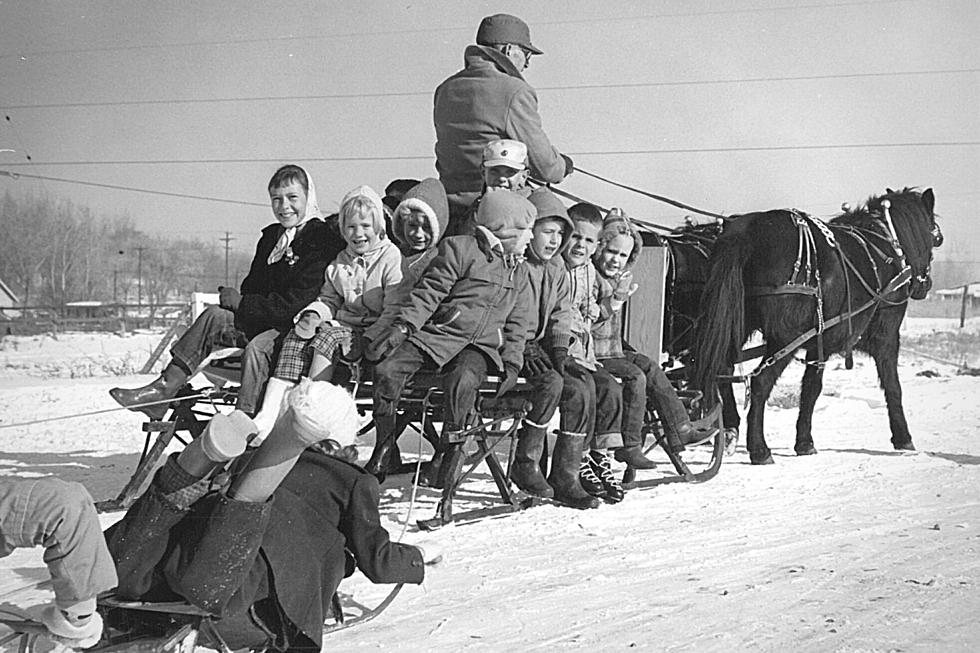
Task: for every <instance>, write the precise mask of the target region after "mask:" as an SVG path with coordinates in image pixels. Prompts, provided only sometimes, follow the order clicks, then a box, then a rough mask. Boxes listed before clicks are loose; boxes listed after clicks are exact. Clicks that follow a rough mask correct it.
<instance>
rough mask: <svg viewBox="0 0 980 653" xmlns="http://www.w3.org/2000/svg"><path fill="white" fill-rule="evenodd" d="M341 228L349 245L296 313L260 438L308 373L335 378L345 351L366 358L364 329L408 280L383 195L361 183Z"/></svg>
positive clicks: (347, 199) (343, 206)
mask: <svg viewBox="0 0 980 653" xmlns="http://www.w3.org/2000/svg"><path fill="white" fill-rule="evenodd" d="M338 226H339V228H340V233H341V235H342V236H343V237H344V240H345V241H346V242H347V247H346V248H345V249H344V250H343V251H342V252H340V254H338V255H337V258H335V259H334V260H333V262H331V263H330V264H329V265H328V266H327V270H326V273H325V278H324V283H323V286H322V287H321V288H320V295H319V297H318V298H317V301H315V302H312V303H311V304H309V305H308V306H306V307H304V308H303V309H302V310H300V311H298V312H297V314H296V326H295V327H294V328H293V330H292V331H291V332H290V333H289V334H287V336H286V338H285V339H284V340H283V345H282V350H281V352H280V354H279V360H278V361H277V362H276V367H275V371H274V373H273V375H272V378H270V379H269V384H268V386H267V388H266V395H265V399H264V401H263V404H262V405H263V410H262V411H261V412H260V413H259V415H257V416H256V418H255V420H256V423H257V424H258V425H259V435H258V439H259V441H261V439H262V438H263V437H264V436H265V434H266V433H267V432H268V431H269V429H270V428H271V427H272V424H273V423H274V422H275V420H276V417H277V416H278V414H279V410H280V407H281V404H282V397H283V395H284V394H285V392H286V391H287V390H288V389H289V388H291V387H292V386H293V385H295V383H296V382H297V381H298V380H299V379H300V378H301V377H304V376H308V377H309V378H311V379H322V380H330V378H331V376H332V372H333V366H334V364H335V363H336V362H337V360H338V359H339V358H340V357H341V356H343V357H344V358H345V359H346V360H350V361H353V360H357V359H359V358H361V356H362V355H363V353H364V349H365V346H366V339H365V337H364V331H365V329H367V328H368V327H370V326H371V325H372V324H374V323H375V322H376V321H377V320H378V318H379V317H380V316H381V314H382V312H383V311H384V305H385V296H386V294H390V292H391V291H392V290H393V289H394V288H395V287H397V286H398V284H399V283H400V282H401V280H402V255H401V252H400V251H399V249H398V247H397V246H396V245H395V244H394V243H393V242H392V241H391V240H390V239H389V238H388V236H387V233H386V231H385V212H384V204H383V203H382V200H381V197H380V196H379V195H378V193H376V192H375V191H374V190H373V189H372V188H370V187H369V186H358V187H357V188H355V189H353V190H351V191H350V192H349V193H347V194H346V195H345V196H344V198H343V200H341V203H340V217H339V224H338Z"/></svg>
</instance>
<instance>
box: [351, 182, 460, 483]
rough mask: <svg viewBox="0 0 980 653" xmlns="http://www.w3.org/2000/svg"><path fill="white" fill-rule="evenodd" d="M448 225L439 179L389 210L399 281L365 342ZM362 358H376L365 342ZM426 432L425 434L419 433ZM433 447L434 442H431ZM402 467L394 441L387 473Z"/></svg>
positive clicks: (386, 319) (397, 303)
mask: <svg viewBox="0 0 980 653" xmlns="http://www.w3.org/2000/svg"><path fill="white" fill-rule="evenodd" d="M448 225H449V203H448V201H447V200H446V191H445V189H444V188H443V186H442V182H441V181H439V180H438V179H434V178H432V177H429V178H428V179H423V180H422V181H421V182H419V183H417V184H415V185H414V186H412V187H411V188H409V189H408V190H407V191H406V192H405V193H404V194H403V196H402V198H401V199H400V200H399V202H398V203H397V204H396V205H395V207H394V208H393V210H392V228H391V237H392V239H393V240H394V241H395V242H397V243H398V246H399V248H400V249H401V252H402V280H401V283H399V284H398V286H396V287H395V288H393V289H391V291H390V292H389V293H387V295H386V297H385V307H384V311H383V312H382V313H381V317H379V318H378V320H377V321H376V322H375V323H374V324H372V325H371V326H369V327H368V328H367V329H365V330H364V337H365V339H366V340H367V341H368V343H371V342H374V341H375V340H377V339H378V338H379V337H380V336H382V335H383V334H384V333H385V332H386V331H387V330H388V327H390V326H391V325H392V324H393V323H394V322H395V320H396V319H397V318H398V314H399V313H400V312H401V310H402V307H403V306H404V305H405V303H406V301H407V299H408V296H409V294H410V293H411V292H412V288H414V287H415V283H416V282H417V281H418V280H419V278H420V277H421V276H422V273H423V272H425V270H426V268H428V267H429V264H430V263H431V262H432V259H434V258H435V256H436V245H438V244H439V241H440V240H442V237H443V236H444V235H445V233H446V228H447V227H448ZM365 358H366V359H367V360H369V361H377V360H378V358H379V356H378V352H376V351H375V349H374V348H373V347H372V346H371V345H370V344H369V345H368V347H367V349H366V351H365ZM423 435H427V434H423ZM432 445H433V446H434V447H435V446H436V443H435V442H432ZM432 467H433V466H432V465H431V464H428V463H427V464H425V465H423V466H422V472H421V477H420V482H421V483H422V484H423V485H430V484H431V483H432V481H433V479H432V471H433V470H432ZM405 469H406V467H404V466H403V465H402V464H401V452H400V451H399V450H398V444H397V442H395V443H393V444H392V448H391V455H390V456H389V458H388V467H387V469H386V470H385V471H386V472H387V473H392V474H394V473H399V472H401V471H404V470H405Z"/></svg>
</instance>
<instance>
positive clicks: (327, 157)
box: [0, 0, 980, 261]
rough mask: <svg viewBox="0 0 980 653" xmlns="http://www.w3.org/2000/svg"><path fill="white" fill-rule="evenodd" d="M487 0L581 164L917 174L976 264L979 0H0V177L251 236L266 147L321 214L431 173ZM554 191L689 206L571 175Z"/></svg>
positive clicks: (560, 140) (693, 201)
mask: <svg viewBox="0 0 980 653" xmlns="http://www.w3.org/2000/svg"><path fill="white" fill-rule="evenodd" d="M497 12H507V13H513V14H516V15H519V16H521V17H522V18H523V19H524V20H526V21H527V22H528V23H529V24H530V26H531V37H532V41H533V42H534V43H535V45H536V46H537V47H538V48H540V49H541V50H543V51H544V52H545V54H544V55H542V56H537V57H534V58H533V59H532V62H531V66H530V68H529V69H528V70H527V71H526V73H525V77H526V79H527V80H528V82H529V83H530V84H531V85H532V86H534V87H535V88H536V89H537V91H538V95H539V102H540V111H541V115H542V120H543V122H544V126H545V130H546V131H547V132H548V134H549V136H550V137H551V139H552V141H553V142H554V143H555V144H556V145H557V146H558V147H559V149H561V150H562V151H564V152H566V153H568V154H570V155H571V156H572V157H573V159H574V160H575V164H576V166H577V167H578V168H579V169H580V170H582V171H587V172H591V173H595V174H598V175H601V176H603V177H606V178H609V179H612V180H615V181H617V182H620V183H623V184H626V185H630V186H634V187H637V188H641V189H644V190H647V191H650V192H653V193H656V194H659V195H664V196H667V197H671V198H673V199H676V200H679V201H681V202H684V203H687V204H690V205H693V206H696V207H699V208H703V209H706V210H708V211H714V212H721V213H726V214H729V213H745V212H748V211H754V210H766V209H771V208H784V207H795V208H799V209H802V210H804V211H808V212H810V213H813V214H814V215H818V216H821V217H830V216H831V215H833V214H834V213H836V212H837V211H838V210H839V207H840V205H841V203H843V202H850V203H857V202H861V201H863V200H865V199H866V198H867V197H868V196H870V195H874V194H880V193H883V192H884V191H885V189H886V187H891V188H897V187H905V186H921V187H932V188H934V189H935V192H936V197H937V206H936V210H937V212H938V213H939V214H940V222H941V224H942V227H943V229H944V231H945V233H946V237H947V239H946V244H945V245H944V246H943V248H942V249H941V250H938V251H937V259H938V260H952V261H980V238H978V234H980V229H978V227H977V226H976V225H977V222H978V220H977V218H978V216H977V210H976V208H975V206H976V203H977V202H978V200H980V189H978V184H980V39H978V38H977V33H978V32H980V3H977V2H976V1H975V0H866V1H860V0H854V1H848V0H714V1H708V0H700V1H698V0H693V1H692V0H684V1H681V0H662V1H657V2H652V1H648V2H605V3H598V2H594V1H593V0H588V1H584V0H567V1H552V2H539V3H527V2H523V3H518V2H509V1H504V2H482V1H472V2H461V1H459V0H433V1H428V2H398V3H396V2H383V1H381V0H361V1H359V2H336V1H334V2H329V1H323V0H277V2H275V3H270V2H267V1H264V2H245V1H241V2H239V1H231V0H216V1H210V2H206V3H202V2H163V3H162V2H149V1H145V0H126V1H122V0H119V1H117V2H109V1H88V2H86V1H71V2H70V1H67V0H58V1H48V0H15V1H11V0H0V192H5V191H7V190H10V191H11V192H13V193H15V194H30V193H46V194H48V195H50V196H53V197H56V198H66V199H70V200H72V201H74V202H77V203H79V204H85V205H88V206H90V207H92V208H93V209H95V210H96V211H97V212H99V213H100V214H103V215H106V216H115V215H128V216H130V217H131V218H132V219H133V221H134V222H135V224H136V226H137V227H138V228H140V229H142V230H144V231H147V232H150V233H155V234H170V235H174V236H186V237H192V238H197V239H200V240H203V241H206V242H214V243H215V244H216V245H217V244H218V242H219V239H220V238H222V237H223V236H224V235H225V233H226V232H229V233H230V235H231V237H232V238H234V240H233V241H232V247H234V248H235V249H239V250H242V251H251V250H252V249H253V248H254V244H255V242H256V240H257V238H258V233H259V230H260V229H261V228H262V227H263V226H265V225H266V224H269V223H271V222H272V221H273V218H272V214H271V211H270V209H269V208H268V195H267V192H266V184H267V182H268V179H269V177H270V176H271V174H272V172H273V171H274V170H275V169H276V168H277V167H278V166H279V165H281V164H283V163H299V164H300V165H303V166H305V167H306V168H307V169H308V170H309V171H310V173H311V175H312V176H313V178H314V180H315V182H316V185H317V190H318V193H319V196H320V203H321V206H322V207H323V208H324V209H327V210H332V209H335V208H336V204H337V200H339V198H340V197H342V196H343V194H344V193H345V192H346V191H348V190H349V189H351V188H353V187H355V186H357V185H359V184H362V183H366V184H369V185H371V186H373V187H375V188H376V189H378V190H382V189H383V188H384V186H385V185H386V184H387V183H388V182H389V181H391V180H392V179H395V178H399V177H416V178H420V177H425V176H434V175H435V169H434V155H433V143H434V130H433V127H432V93H433V91H434V89H435V87H436V86H437V85H438V84H439V83H440V82H441V81H442V80H443V79H445V78H446V77H448V76H449V75H451V74H453V73H454V72H456V71H457V70H458V69H460V68H461V66H462V53H463V50H464V48H465V47H466V46H467V45H468V44H470V43H472V42H473V40H474V37H475V33H476V28H477V26H478V24H479V22H480V19H481V17H483V16H485V15H488V14H492V13H497ZM28 157H30V160H28ZM5 173H19V174H21V175H22V176H21V177H19V178H16V179H14V178H11V177H9V176H6V175H5ZM27 175H34V176H40V177H47V178H48V179H45V180H37V179H34V178H28V176H27ZM55 180H62V181H55ZM72 182H84V184H83V183H72ZM85 184H89V185H85ZM91 184H96V185H91ZM107 186H116V187H123V188H109V187H107ZM559 188H560V189H563V190H566V191H567V192H570V193H573V194H575V195H577V196H579V197H583V198H586V199H588V200H590V201H593V202H595V203H597V204H600V205H602V206H605V207H608V206H619V207H622V208H624V209H625V210H626V211H627V212H629V213H631V214H632V215H635V216H637V217H641V218H645V219H647V220H650V221H653V222H657V223H659V224H665V225H676V224H680V223H681V221H682V220H683V217H684V216H685V215H686V214H687V212H685V211H683V210H681V209H676V208H674V207H671V206H669V205H666V204H661V203H657V202H654V201H652V200H650V199H648V198H645V197H643V196H641V195H638V194H636V193H633V192H630V191H627V190H623V189H620V188H617V187H614V186H611V185H608V184H606V183H603V182H600V181H597V180H595V179H593V178H590V177H588V176H587V175H586V174H584V172H576V173H574V174H573V175H572V176H571V177H569V178H568V179H567V180H566V181H565V182H563V183H562V184H561V185H560V186H559ZM131 189H139V190H142V191H154V192H155V194H154V193H148V192H139V191H138V190H131ZM168 194H173V195H188V196H192V197H174V196H171V195H168ZM202 198H212V199H219V200H224V201H211V200H209V199H202Z"/></svg>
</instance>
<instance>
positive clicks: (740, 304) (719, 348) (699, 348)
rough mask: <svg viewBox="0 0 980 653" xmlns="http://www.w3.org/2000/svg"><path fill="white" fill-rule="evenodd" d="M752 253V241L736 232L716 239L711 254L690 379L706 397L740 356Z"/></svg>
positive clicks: (740, 231)
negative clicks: (746, 271) (745, 275)
mask: <svg viewBox="0 0 980 653" xmlns="http://www.w3.org/2000/svg"><path fill="white" fill-rule="evenodd" d="M752 250H753V243H752V239H751V238H749V237H747V234H746V233H745V231H744V230H738V232H737V233H733V234H729V237H728V238H726V237H724V236H722V237H721V238H719V240H718V242H717V243H715V247H714V250H713V252H712V254H711V261H710V268H709V270H708V279H707V281H706V283H705V286H704V294H703V295H702V297H701V319H700V320H699V323H698V332H697V338H696V339H695V345H694V347H695V352H694V375H693V379H692V380H693V382H694V385H695V387H696V388H700V389H701V390H703V391H705V394H706V395H708V396H710V394H713V392H714V388H715V385H716V378H717V376H718V374H720V373H721V371H722V370H723V369H725V368H726V367H728V366H730V365H731V364H732V363H735V362H737V361H738V358H739V356H740V354H741V349H742V344H743V342H744V336H745V331H744V329H745V281H744V278H743V272H744V268H745V263H746V262H747V261H748V260H749V258H750V257H751V256H752Z"/></svg>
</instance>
